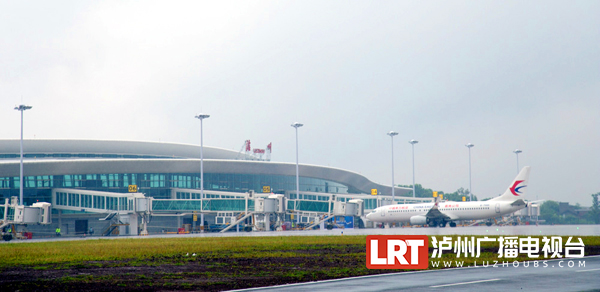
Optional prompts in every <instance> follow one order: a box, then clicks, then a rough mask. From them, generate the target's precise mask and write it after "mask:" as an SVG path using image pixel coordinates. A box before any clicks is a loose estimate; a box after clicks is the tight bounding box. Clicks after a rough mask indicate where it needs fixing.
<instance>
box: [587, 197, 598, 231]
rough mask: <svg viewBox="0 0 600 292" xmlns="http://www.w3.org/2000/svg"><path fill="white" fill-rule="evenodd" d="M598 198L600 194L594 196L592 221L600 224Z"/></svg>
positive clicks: (591, 213)
mask: <svg viewBox="0 0 600 292" xmlns="http://www.w3.org/2000/svg"><path fill="white" fill-rule="evenodd" d="M598 196H600V193H595V194H593V195H592V208H591V211H590V213H589V214H590V217H589V219H590V221H592V222H594V223H596V224H600V205H598Z"/></svg>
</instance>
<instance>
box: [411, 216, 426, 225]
mask: <svg viewBox="0 0 600 292" xmlns="http://www.w3.org/2000/svg"><path fill="white" fill-rule="evenodd" d="M410 224H411V225H425V224H427V217H425V216H424V215H416V216H412V217H410Z"/></svg>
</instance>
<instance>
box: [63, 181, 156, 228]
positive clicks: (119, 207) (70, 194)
mask: <svg viewBox="0 0 600 292" xmlns="http://www.w3.org/2000/svg"><path fill="white" fill-rule="evenodd" d="M151 199H152V198H147V197H145V196H144V194H142V193H111V192H100V191H90V190H81V189H52V206H54V208H55V209H57V210H67V211H74V212H82V213H95V214H106V215H107V216H106V218H104V219H100V220H104V221H107V222H109V226H108V227H107V230H104V231H103V232H102V234H103V235H104V234H106V235H109V234H111V233H113V231H114V230H115V229H118V234H127V235H138V217H142V226H141V227H142V230H141V231H140V233H141V234H144V233H147V232H145V230H146V225H147V224H146V222H147V221H148V220H147V216H148V215H149V214H150V213H151V212H152V204H151ZM59 220H60V217H59ZM59 225H60V224H59ZM128 229H129V230H128ZM115 232H116V231H115Z"/></svg>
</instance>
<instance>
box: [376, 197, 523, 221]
mask: <svg viewBox="0 0 600 292" xmlns="http://www.w3.org/2000/svg"><path fill="white" fill-rule="evenodd" d="M512 203H513V202H510V201H477V202H450V201H446V202H440V203H439V204H438V209H439V211H440V212H442V213H444V214H445V215H447V216H449V217H450V219H449V220H447V221H457V220H479V219H487V218H494V217H499V216H502V215H506V214H510V213H513V212H516V211H518V210H520V209H523V208H524V207H525V206H523V205H513V204H512ZM433 205H434V203H425V204H403V205H387V206H383V207H379V208H376V209H374V210H373V211H372V212H371V213H369V214H368V215H367V219H369V220H370V221H373V222H384V223H392V222H409V221H410V218H411V217H413V216H417V215H422V216H425V215H426V214H427V212H429V210H430V209H431V208H432V207H433Z"/></svg>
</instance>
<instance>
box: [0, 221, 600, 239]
mask: <svg viewBox="0 0 600 292" xmlns="http://www.w3.org/2000/svg"><path fill="white" fill-rule="evenodd" d="M374 234H379V235H394V234H406V235H453V234H459V235H490V236H498V235H563V236H600V225H539V226H535V225H519V226H490V227H488V226H471V227H455V228H451V227H445V228H439V227H434V228H424V227H414V228H411V227H404V228H402V227H398V228H388V229H381V228H366V229H333V230H307V231H270V232H266V231H261V232H242V231H240V232H235V231H232V232H225V233H194V234H151V235H148V236H103V237H100V236H91V237H90V236H85V237H84V236H62V237H49V238H35V236H34V238H33V239H29V240H11V241H9V242H6V241H0V242H1V243H25V242H42V241H62V240H93V239H117V238H171V237H172V238H184V237H235V236H319V235H323V236H326V235H374Z"/></svg>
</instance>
